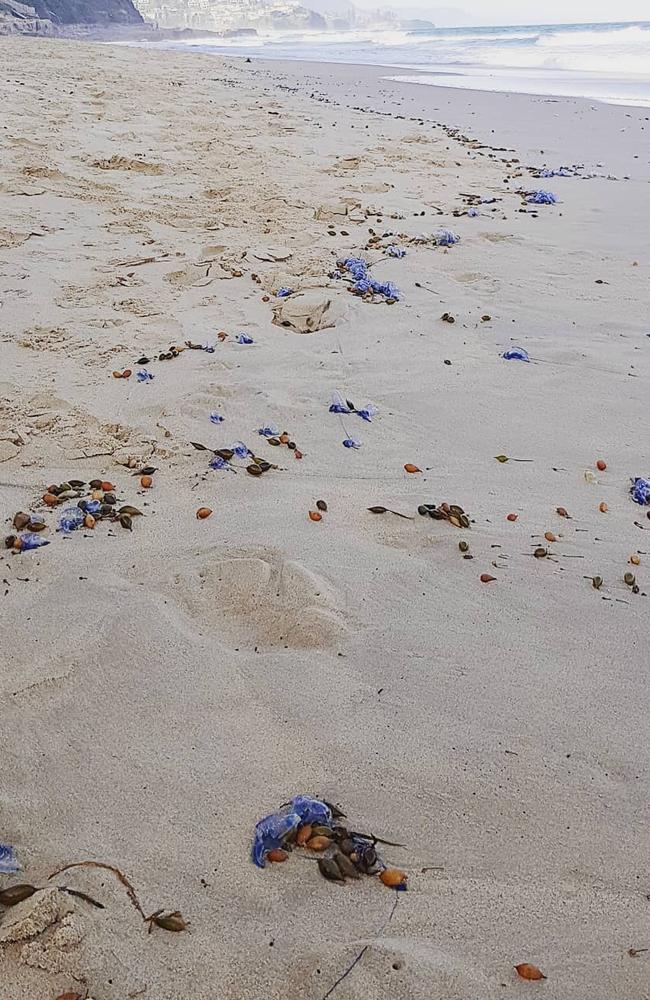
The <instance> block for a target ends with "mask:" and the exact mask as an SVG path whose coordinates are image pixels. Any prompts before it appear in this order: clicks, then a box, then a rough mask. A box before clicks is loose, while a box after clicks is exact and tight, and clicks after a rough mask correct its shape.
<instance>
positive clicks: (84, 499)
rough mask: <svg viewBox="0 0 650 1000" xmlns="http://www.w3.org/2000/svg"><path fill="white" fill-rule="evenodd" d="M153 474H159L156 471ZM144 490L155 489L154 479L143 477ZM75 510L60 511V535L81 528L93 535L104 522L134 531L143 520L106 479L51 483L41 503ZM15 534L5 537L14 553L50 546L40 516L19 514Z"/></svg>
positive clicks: (15, 516) (49, 507) (45, 523)
mask: <svg viewBox="0 0 650 1000" xmlns="http://www.w3.org/2000/svg"><path fill="white" fill-rule="evenodd" d="M151 472H155V469H152V470H151ZM140 485H141V486H142V487H143V489H148V488H150V487H151V486H152V485H153V478H152V475H150V474H149V475H143V476H142V477H141V479H140ZM75 500H76V504H75V505H74V506H72V505H70V506H67V507H62V508H61V510H58V511H57V513H58V521H57V527H56V530H57V532H59V533H61V534H62V535H70V534H72V533H73V532H75V531H77V530H78V529H79V528H86V529H88V530H89V531H92V530H93V529H94V528H95V527H96V525H97V524H98V523H99V522H100V521H107V522H109V523H111V524H115V523H119V524H120V525H121V526H122V527H123V528H126V529H127V530H129V531H131V530H132V519H133V518H134V517H138V516H142V511H141V510H139V509H138V508H137V507H133V506H132V505H131V504H120V501H119V499H118V496H117V491H116V487H115V486H114V485H113V483H111V482H109V481H108V480H106V479H99V478H97V479H91V480H90V482H85V481H84V480H81V479H69V480H67V481H66V482H63V483H59V484H58V485H57V484H55V483H51V484H50V485H49V486H48V487H47V489H46V491H45V493H44V494H43V495H42V497H41V503H42V504H43V505H44V507H45V508H48V509H49V510H52V511H54V510H56V509H57V508H60V507H61V505H62V504H65V503H70V501H75ZM12 525H13V528H14V529H15V532H16V533H15V534H10V535H7V536H6V537H5V540H4V544H5V548H7V549H11V550H12V551H13V552H28V551H29V550H30V549H36V548H39V547H40V546H42V545H49V544H50V540H49V539H48V538H46V537H45V534H44V533H45V532H46V531H47V530H48V527H49V525H48V524H47V521H46V519H45V517H44V516H42V515H40V514H32V513H27V512H25V511H17V513H16V514H14V517H13V520H12Z"/></svg>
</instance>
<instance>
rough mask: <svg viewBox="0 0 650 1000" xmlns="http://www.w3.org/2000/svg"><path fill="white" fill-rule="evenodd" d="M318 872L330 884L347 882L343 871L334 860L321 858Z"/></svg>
mask: <svg viewBox="0 0 650 1000" xmlns="http://www.w3.org/2000/svg"><path fill="white" fill-rule="evenodd" d="M318 870H319V872H320V873H321V875H322V876H323V878H326V879H327V880H328V881H329V882H345V879H344V878H343V875H342V874H341V869H340V868H339V866H338V865H337V863H336V861H334V860H333V858H319V859H318Z"/></svg>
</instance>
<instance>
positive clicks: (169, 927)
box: [151, 910, 187, 933]
mask: <svg viewBox="0 0 650 1000" xmlns="http://www.w3.org/2000/svg"><path fill="white" fill-rule="evenodd" d="M151 919H152V921H153V923H154V924H155V925H156V927H162V929H163V930H164V931H174V932H175V933H178V932H179V931H185V930H187V923H186V922H185V920H183V917H182V915H181V913H180V911H179V910H174V912H173V913H168V914H166V915H165V914H163V915H161V916H155V917H152V918H151Z"/></svg>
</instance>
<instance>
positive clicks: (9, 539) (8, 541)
mask: <svg viewBox="0 0 650 1000" xmlns="http://www.w3.org/2000/svg"><path fill="white" fill-rule="evenodd" d="M15 541H16V535H6V536H5V548H6V549H13V547H14V542H15Z"/></svg>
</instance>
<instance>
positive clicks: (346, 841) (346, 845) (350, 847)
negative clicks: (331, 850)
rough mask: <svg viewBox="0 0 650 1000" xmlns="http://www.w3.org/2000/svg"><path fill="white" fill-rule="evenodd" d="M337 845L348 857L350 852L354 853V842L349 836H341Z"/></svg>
mask: <svg viewBox="0 0 650 1000" xmlns="http://www.w3.org/2000/svg"><path fill="white" fill-rule="evenodd" d="M339 847H340V848H341V850H342V851H343V853H344V854H347V856H348V857H350V855H351V854H354V852H355V850H356V846H355V843H354V841H353V840H352V839H351V838H350V837H343V839H342V840H340V841H339Z"/></svg>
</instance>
